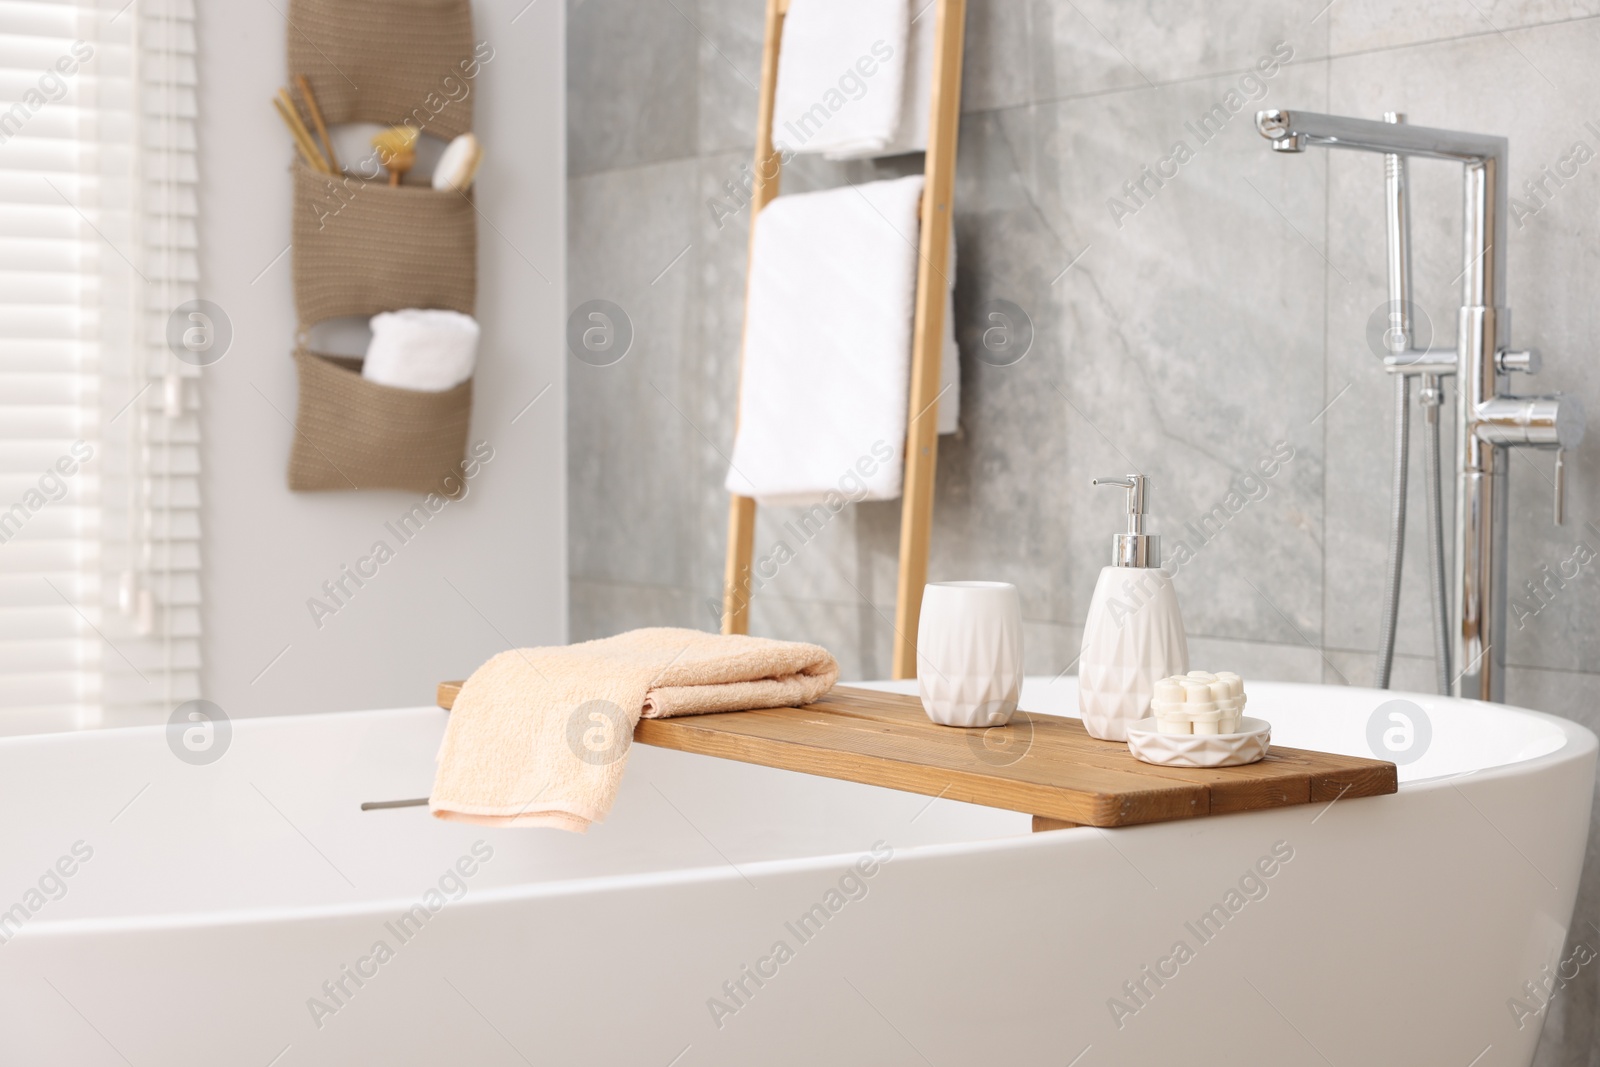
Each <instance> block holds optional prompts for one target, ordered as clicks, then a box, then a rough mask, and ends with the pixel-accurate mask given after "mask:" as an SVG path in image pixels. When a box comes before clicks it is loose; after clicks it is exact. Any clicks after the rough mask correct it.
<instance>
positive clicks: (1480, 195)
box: [1256, 108, 1584, 701]
mask: <svg viewBox="0 0 1600 1067" xmlns="http://www.w3.org/2000/svg"><path fill="white" fill-rule="evenodd" d="M1256 129H1257V130H1259V131H1260V132H1261V135H1262V136H1263V137H1265V138H1267V139H1268V140H1269V141H1271V143H1272V148H1273V150H1274V151H1277V152H1303V151H1305V150H1306V148H1308V147H1322V148H1354V149H1359V150H1361V151H1364V152H1378V153H1382V154H1384V155H1386V156H1388V157H1390V159H1389V162H1388V178H1389V185H1390V192H1389V201H1388V205H1389V210H1388V224H1389V233H1390V240H1389V279H1390V280H1389V292H1390V299H1391V306H1390V314H1391V319H1390V322H1391V328H1390V330H1389V332H1388V334H1387V335H1386V338H1385V343H1386V347H1387V348H1388V355H1387V356H1386V357H1385V360H1384V363H1385V367H1386V368H1387V369H1388V370H1390V371H1391V372H1394V373H1398V374H1405V375H1419V376H1421V377H1422V379H1423V389H1424V402H1425V403H1426V400H1427V397H1426V393H1427V391H1428V389H1429V388H1430V387H1431V388H1433V389H1435V390H1437V389H1438V382H1439V381H1440V379H1442V378H1444V377H1447V376H1453V377H1454V378H1455V383H1456V390H1457V396H1456V400H1457V403H1456V462H1457V486H1456V522H1455V561H1454V571H1453V577H1452V581H1451V592H1452V594H1453V600H1454V612H1453V613H1452V614H1451V615H1450V617H1449V619H1450V631H1451V640H1450V649H1449V651H1450V653H1451V657H1450V658H1451V661H1453V663H1454V666H1455V668H1456V670H1457V672H1458V673H1457V674H1456V675H1455V677H1454V678H1453V679H1452V680H1451V692H1452V693H1453V694H1454V695H1456V696H1465V697H1474V698H1477V699H1479V700H1494V701H1500V700H1503V699H1504V697H1505V656H1506V650H1505V644H1506V515H1507V511H1506V506H1507V501H1508V498H1509V493H1508V491H1507V465H1508V462H1509V456H1510V449H1512V448H1514V447H1519V446H1531V447H1534V448H1541V449H1553V450H1554V451H1555V454H1556V458H1555V479H1554V481H1555V509H1554V511H1555V515H1554V517H1555V521H1556V522H1557V523H1560V522H1562V521H1563V518H1564V511H1565V506H1566V504H1565V502H1566V477H1565V460H1566V453H1567V452H1568V451H1571V450H1572V449H1574V448H1576V447H1577V446H1578V443H1579V442H1580V441H1581V440H1582V439H1583V431H1584V416H1583V408H1582V405H1581V404H1580V403H1579V401H1578V399H1577V398H1576V397H1572V396H1562V395H1559V394H1558V395H1554V396H1513V395H1511V394H1510V392H1509V375H1510V373H1511V372H1513V371H1519V372H1522V373H1526V374H1533V373H1535V372H1537V371H1538V370H1539V365H1540V361H1539V357H1538V354H1537V353H1536V352H1533V351H1516V350H1513V349H1511V347H1510V344H1509V340H1510V334H1511V313H1510V310H1509V309H1508V308H1507V307H1506V299H1505V296H1506V241H1507V237H1508V234H1507V231H1506V223H1507V220H1508V217H1509V216H1508V214H1507V211H1506V183H1507V181H1508V175H1507V170H1506V156H1507V142H1506V139H1505V138H1504V137H1490V136H1487V135H1484V134H1476V133H1462V132H1458V131H1455V130H1437V129H1429V128H1427V127H1423V126H1411V125H1407V124H1405V123H1403V122H1400V121H1399V116H1396V115H1391V116H1390V119H1389V121H1384V122H1380V121H1376V120H1370V119H1356V118H1345V117H1341V116H1337V115H1319V114H1315V113H1313V112H1309V111H1284V110H1279V109H1276V108H1274V109H1272V110H1268V111H1259V112H1257V113H1256ZM1411 156H1416V157H1421V158H1424V159H1445V160H1450V161H1452V162H1456V163H1460V164H1462V165H1463V175H1464V179H1465V205H1464V206H1465V225H1464V231H1465V232H1464V238H1465V242H1464V243H1465V249H1464V259H1465V269H1464V270H1463V271H1462V294H1461V313H1460V318H1459V325H1458V331H1457V334H1456V353H1455V356H1454V358H1450V359H1441V358H1439V357H1438V356H1435V355H1432V354H1431V353H1430V352H1429V351H1426V350H1425V351H1420V352H1419V351H1416V350H1415V349H1414V347H1413V346H1412V343H1411V336H1410V333H1411V331H1410V318H1409V306H1408V305H1407V304H1406V301H1407V299H1408V297H1409V292H1410V278H1409V272H1410V266H1409V258H1410V257H1409V254H1408V252H1409V250H1408V248H1407V245H1406V238H1405V234H1404V226H1405V215H1406V204H1405V193H1404V189H1405V186H1404V169H1403V162H1404V160H1405V158H1406V157H1411ZM1396 301H1397V302H1398V304H1399V306H1398V307H1397V306H1395V302H1396Z"/></svg>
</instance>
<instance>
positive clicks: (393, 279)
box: [294, 162, 478, 326]
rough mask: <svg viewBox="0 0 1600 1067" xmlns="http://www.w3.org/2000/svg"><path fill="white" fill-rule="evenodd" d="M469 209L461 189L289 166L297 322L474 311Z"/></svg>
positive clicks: (474, 240)
mask: <svg viewBox="0 0 1600 1067" xmlns="http://www.w3.org/2000/svg"><path fill="white" fill-rule="evenodd" d="M477 292H478V228H477V223H476V209H475V208H474V207H473V206H472V202H471V201H470V200H469V199H468V198H467V197H466V196H463V195H462V194H460V193H457V192H447V191H441V190H436V189H433V188H432V187H428V186H415V185H400V186H390V185H386V184H384V183H383V182H379V181H362V180H360V179H358V178H332V177H329V176H328V175H326V174H318V173H317V172H316V171H313V170H312V169H311V168H310V167H307V166H306V165H305V163H304V162H296V163H295V165H294V298H295V303H296V304H297V305H298V306H299V309H300V323H301V325H302V326H310V325H314V324H315V323H319V322H325V321H326V320H328V319H331V318H336V317H338V316H341V315H375V314H377V313H378V312H380V311H392V310H394V309H396V308H408V307H412V308H448V309H450V310H452V311H460V312H462V313H464V314H467V315H471V314H472V313H473V309H474V305H475V304H476V302H477Z"/></svg>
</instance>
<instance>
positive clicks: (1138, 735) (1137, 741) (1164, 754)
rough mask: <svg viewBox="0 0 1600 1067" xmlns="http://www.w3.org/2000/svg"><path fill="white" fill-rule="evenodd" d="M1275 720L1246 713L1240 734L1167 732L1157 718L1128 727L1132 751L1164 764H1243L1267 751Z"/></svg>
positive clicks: (1263, 754)
mask: <svg viewBox="0 0 1600 1067" xmlns="http://www.w3.org/2000/svg"><path fill="white" fill-rule="evenodd" d="M1271 742H1272V724H1271V723H1269V722H1267V720H1265V719H1252V718H1250V717H1249V716H1248V715H1246V716H1245V717H1244V718H1243V719H1240V720H1239V732H1238V733H1236V734H1164V733H1161V732H1160V729H1159V727H1158V726H1157V720H1155V719H1141V720H1139V721H1138V722H1136V723H1133V724H1131V725H1130V726H1129V727H1128V751H1129V752H1132V753H1133V754H1134V756H1136V757H1137V758H1139V759H1142V760H1144V761H1145V762H1146V763H1156V764H1160V765H1161V766H1163V767H1239V766H1242V765H1243V764H1246V763H1254V762H1256V761H1257V760H1259V759H1261V758H1262V757H1263V756H1265V755H1266V754H1267V749H1268V747H1269V746H1270V745H1271Z"/></svg>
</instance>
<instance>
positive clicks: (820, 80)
mask: <svg viewBox="0 0 1600 1067" xmlns="http://www.w3.org/2000/svg"><path fill="white" fill-rule="evenodd" d="M910 17H911V12H910V3H909V2H908V0H790V3H789V13H788V14H787V15H786V16H785V17H784V22H783V40H782V42H781V45H780V48H781V51H780V52H779V56H778V86H777V92H776V96H775V97H774V99H773V121H772V137H773V141H774V142H775V143H776V144H777V145H778V146H779V147H781V148H784V149H787V150H788V151H791V152H807V153H828V154H830V155H841V156H851V157H853V156H873V155H880V154H883V153H884V152H885V151H886V150H887V149H889V148H890V146H891V145H892V143H893V141H894V138H895V135H896V134H897V133H898V132H899V130H900V116H901V104H902V102H903V99H904V93H905V85H906V67H907V63H908V53H909V48H908V47H907V33H908V29H909V24H910Z"/></svg>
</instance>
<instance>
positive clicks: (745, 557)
mask: <svg viewBox="0 0 1600 1067" xmlns="http://www.w3.org/2000/svg"><path fill="white" fill-rule="evenodd" d="M788 10H789V4H788V0H767V27H766V38H765V40H764V44H763V47H762V50H761V91H760V97H759V102H758V104H757V108H758V110H757V112H756V158H755V185H754V187H753V188H752V189H751V191H750V241H749V248H750V251H751V253H752V254H753V253H754V251H755V244H756V216H757V215H759V214H760V213H761V209H762V208H764V207H766V206H767V204H768V203H769V202H770V201H771V200H772V198H773V197H775V196H777V195H778V182H779V179H780V178H781V176H782V174H781V171H782V167H781V165H780V163H781V160H780V157H779V154H778V153H777V152H776V151H775V150H774V148H773V145H772V112H773V107H774V106H775V103H776V100H777V95H778V49H779V45H780V44H781V43H782V41H783V17H784V15H785V14H786V13H787V12H788ZM747 274H748V272H747ZM749 285H750V280H749V277H748V276H747V277H746V279H745V307H747V308H748V307H749V306H750V299H749ZM739 375H740V378H741V379H742V378H743V376H744V344H743V341H741V342H740V349H739ZM733 428H734V433H735V434H737V433H738V432H739V414H738V410H737V400H735V411H734V416H733ZM755 544H756V502H755V501H754V500H753V499H751V498H750V497H747V496H739V495H738V494H733V495H732V496H731V498H730V499H729V501H728V556H727V562H726V564H725V566H724V569H723V575H722V632H723V633H725V634H744V633H749V632H750V595H751V588H750V561H751V559H752V558H753V557H754V555H755Z"/></svg>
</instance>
